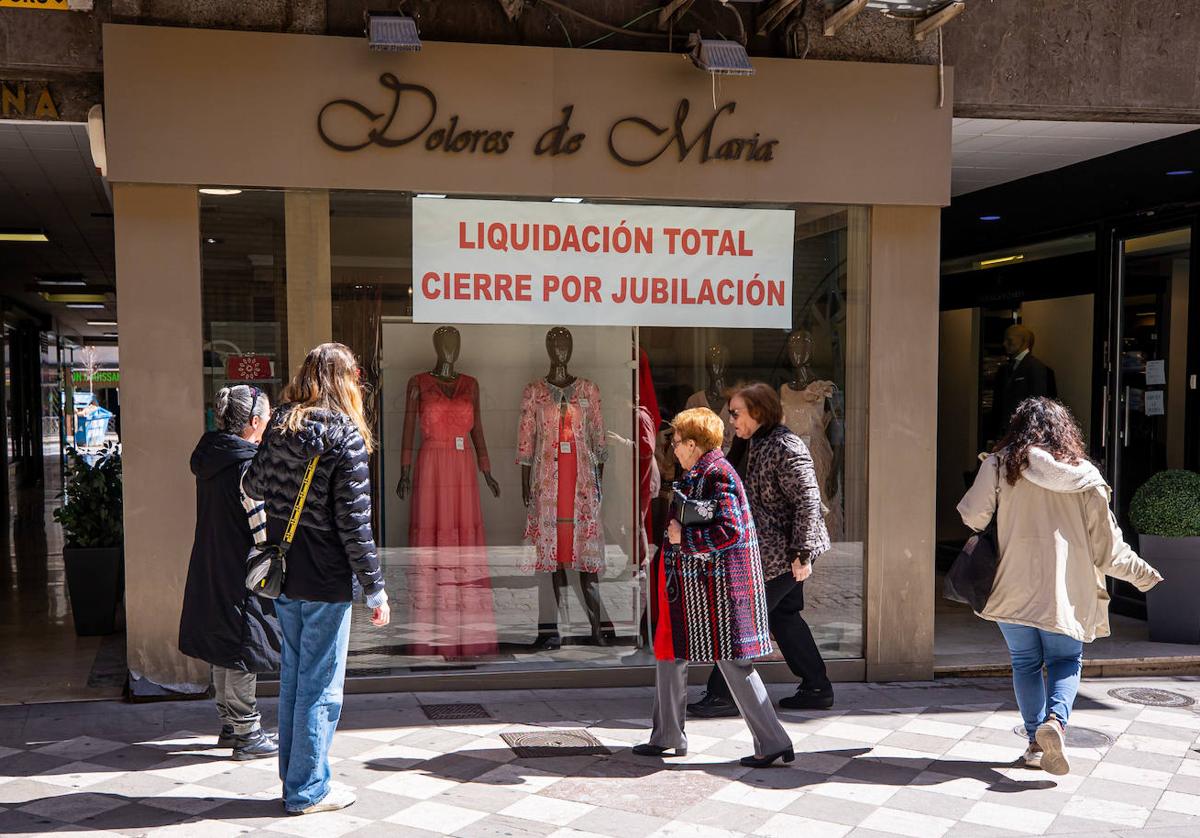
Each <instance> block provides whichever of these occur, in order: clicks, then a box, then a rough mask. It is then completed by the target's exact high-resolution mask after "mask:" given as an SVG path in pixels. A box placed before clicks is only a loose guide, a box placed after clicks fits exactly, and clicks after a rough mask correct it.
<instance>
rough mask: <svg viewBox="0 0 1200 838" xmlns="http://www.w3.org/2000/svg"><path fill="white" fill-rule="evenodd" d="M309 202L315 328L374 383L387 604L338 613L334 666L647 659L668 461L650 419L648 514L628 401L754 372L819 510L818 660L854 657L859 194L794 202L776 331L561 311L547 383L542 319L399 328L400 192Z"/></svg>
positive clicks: (862, 371) (860, 338)
mask: <svg viewBox="0 0 1200 838" xmlns="http://www.w3.org/2000/svg"><path fill="white" fill-rule="evenodd" d="M547 200H548V199H547ZM329 207H330V227H329V229H330V248H329V254H330V255H329V258H330V265H331V296H332V305H333V334H334V338H335V339H337V340H340V341H342V342H345V343H347V344H348V345H350V346H351V347H352V348H353V349H354V350H355V352H356V353H357V354H358V355H359V357H360V359H361V361H362V364H363V369H364V378H365V379H366V380H367V383H368V384H369V386H370V388H371V390H372V399H371V402H372V403H373V410H374V416H375V418H376V422H377V426H378V430H379V435H380V439H381V447H380V451H379V452H378V453H377V455H376V464H375V469H374V476H375V486H374V490H375V497H376V504H375V511H376V517H377V533H378V541H379V544H380V556H381V559H382V563H383V565H384V569H385V574H386V576H387V581H388V588H389V591H390V592H391V597H392V605H393V612H392V613H393V619H392V623H391V625H389V626H388V627H386V628H383V629H378V628H375V627H373V626H371V625H370V623H369V622H368V621H367V620H366V619H365V617H364V616H363V615H361V614H357V613H356V615H355V625H354V632H353V633H352V639H351V651H350V664H349V672H350V674H351V675H354V674H356V673H357V674H360V675H366V674H370V675H383V674H404V673H406V672H430V671H463V670H468V671H476V672H487V671H496V670H504V669H510V668H513V667H517V668H546V667H555V666H569V667H572V668H580V667H606V666H613V665H629V664H650V663H652V662H653V655H652V653H651V652H650V649H649V642H648V641H649V638H648V629H647V622H648V621H647V619H646V612H647V607H646V602H647V595H648V591H647V589H646V581H645V578H644V574H643V573H642V572H641V560H642V557H643V556H644V555H645V550H644V548H643V547H642V546H641V545H642V543H643V542H642V539H643V537H646V538H647V539H648V541H650V542H655V543H656V542H658V541H660V540H661V532H662V530H663V528H664V526H665V509H666V502H665V494H666V493H667V492H669V490H670V480H671V478H672V477H673V474H674V465H673V461H672V458H671V452H670V446H669V443H668V440H667V435H666V434H665V433H663V432H662V427H661V426H660V427H659V428H658V434H657V437H656V453H655V457H656V460H657V463H658V466H659V467H660V469H661V470H662V472H663V487H664V497H663V498H659V499H655V502H654V504H653V505H652V517H651V520H650V521H649V527H647V526H646V524H647V522H646V521H645V520H644V519H642V517H641V516H640V515H639V514H638V490H639V481H638V477H639V464H638V459H637V450H636V440H637V439H638V423H637V420H638V416H637V412H636V406H637V405H638V404H639V402H640V403H641V404H643V405H651V404H653V405H656V406H657V414H658V416H657V417H656V419H655V422H654V423H653V424H657V422H658V419H659V418H661V420H664V421H669V420H670V419H671V417H672V416H673V415H674V414H675V413H677V412H678V411H680V410H682V409H684V407H685V406H692V405H694V404H710V405H714V406H716V407H717V408H722V407H724V404H725V402H727V400H728V398H729V395H730V393H731V391H732V390H733V389H734V388H735V387H736V386H737V385H739V384H743V383H749V382H752V381H765V382H768V383H770V384H771V385H773V386H774V387H776V388H778V389H779V391H780V392H781V395H782V399H783V402H784V406H785V411H786V414H787V415H786V419H787V421H788V422H789V423H791V424H792V425H793V426H794V430H796V432H797V433H798V434H800V435H801V437H802V438H804V439H805V440H806V442H807V443H808V444H809V447H810V449H811V450H812V452H813V457H814V462H815V463H816V466H817V470H818V476H819V479H820V482H821V486H822V497H823V500H824V501H825V503H826V506H827V508H828V510H829V511H828V515H827V517H826V520H827V523H828V526H829V528H830V531H831V535H832V536H833V539H834V542H835V547H834V550H833V551H832V552H831V553H829V554H828V555H826V556H825V557H824V558H822V559H821V561H820V562H819V563H818V570H817V572H816V574H815V575H814V577H813V579H812V580H811V581H810V582H809V583H807V606H806V611H805V614H806V617H807V618H808V619H809V622H810V624H811V625H812V628H813V632H814V635H815V636H816V638H817V641H818V643H819V645H820V647H821V649H822V652H823V654H824V655H825V656H826V657H827V658H831V659H832V658H856V657H860V656H861V654H862V630H861V627H862V563H863V547H864V541H865V532H864V530H865V522H866V515H865V505H866V504H865V497H866V495H865V487H866V480H865V464H866V459H865V416H866V411H865V397H866V392H865V391H866V381H865V375H866V364H865V357H866V347H865V342H866V316H865V308H864V306H865V291H866V281H867V265H866V260H865V256H862V255H861V254H864V253H865V237H866V235H867V234H866V224H865V217H866V212H867V211H866V210H864V209H859V208H851V209H847V208H844V207H825V206H820V207H818V206H796V207H794V209H795V210H796V239H795V250H794V266H795V267H794V271H795V275H794V283H793V326H794V329H793V330H792V331H788V330H775V329H769V330H768V329H709V328H665V327H654V328H649V327H642V328H640V329H639V328H634V327H629V326H624V327H622V326H587V325H578V326H570V327H567V328H566V330H565V331H566V333H567V334H566V335H563V334H561V333H560V334H558V335H556V336H554V337H552V338H551V342H552V343H553V342H555V341H558V342H559V344H560V345H561V342H563V341H567V342H569V346H570V360H569V361H568V363H567V371H568V374H569V376H571V377H573V378H574V379H575V383H573V384H572V385H571V386H570V387H567V388H556V387H554V386H553V385H551V384H547V383H546V381H545V377H546V376H547V373H548V372H549V371H550V368H551V359H550V357H549V355H548V349H547V343H548V341H547V338H548V332H549V331H550V330H551V328H552V325H551V324H546V325H541V326H533V325H512V324H505V323H495V324H490V325H479V324H472V325H467V324H454V323H414V322H412V293H411V287H412V241H411V236H412V201H411V197H410V196H408V195H404V194H398V193H361V192H353V193H342V192H332V193H330V195H329ZM856 220H857V222H859V223H855V222H856ZM852 230H853V231H854V232H853V234H852V232H851V231H852ZM448 365H449V366H448ZM564 397H565V399H566V401H567V403H568V405H569V412H570V415H571V418H572V420H573V421H572V422H570V423H565V424H564V423H562V422H561V421H560V422H558V423H557V424H556V423H555V422H553V421H551V420H552V419H553V418H554V417H550V418H547V416H548V415H549V413H548V411H546V410H543V409H542V408H544V407H545V405H546V404H551V403H561V401H562V399H563V398H564ZM543 414H546V415H543ZM723 415H724V416H726V417H728V411H727V410H725V411H724V412H723ZM559 418H560V419H561V417H559ZM568 425H569V430H568V431H567V433H569V434H573V435H574V436H575V440H574V442H575V444H574V446H573V447H572V451H573V452H574V455H575V462H574V467H575V469H576V479H575V481H574V485H575V486H576V487H577V491H576V492H574V493H568V496H567V497H565V498H564V499H563V500H561V501H560V499H559V498H558V496H557V493H556V492H555V491H554V487H555V486H556V485H557V484H556V482H555V480H554V479H553V477H552V475H551V473H550V471H549V470H547V469H546V468H545V467H544V466H545V459H544V458H543V457H541V456H540V448H539V446H549V447H548V448H547V449H546V450H549V449H550V448H554V447H555V446H556V445H558V444H559V443H560V440H559V439H558V438H557V436H556V434H558V433H560V432H562V429H563V428H564V427H567V426H568ZM464 452H465V454H464ZM601 465H602V467H603V468H602V473H601V469H600V466H601ZM526 473H528V482H529V495H530V501H531V503H530V507H526V505H525V503H524V497H523V495H524V491H523V489H524V486H523V483H524V481H525V479H526ZM493 487H494V489H493ZM579 487H582V488H579ZM572 495H573V496H572ZM530 508H532V509H533V513H532V514H531V513H530ZM559 517H564V518H567V519H573V523H567V525H566V526H565V528H562V531H561V532H559V528H557V527H555V524H554V521H555V519H557V518H559ZM531 521H532V525H531ZM531 533H532V534H533V535H532V537H531Z"/></svg>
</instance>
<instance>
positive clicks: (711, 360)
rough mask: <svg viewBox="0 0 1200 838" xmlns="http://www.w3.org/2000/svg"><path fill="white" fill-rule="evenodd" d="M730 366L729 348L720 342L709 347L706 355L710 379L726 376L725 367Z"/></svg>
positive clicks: (706, 366) (706, 365)
mask: <svg viewBox="0 0 1200 838" xmlns="http://www.w3.org/2000/svg"><path fill="white" fill-rule="evenodd" d="M728 366H729V350H728V349H726V348H725V347H724V346H722V345H721V344H719V343H714V344H713V345H712V346H710V347H708V353H707V355H706V356H705V368H706V369H707V370H708V377H709V378H710V379H718V378H724V376H725V369H726V367H728Z"/></svg>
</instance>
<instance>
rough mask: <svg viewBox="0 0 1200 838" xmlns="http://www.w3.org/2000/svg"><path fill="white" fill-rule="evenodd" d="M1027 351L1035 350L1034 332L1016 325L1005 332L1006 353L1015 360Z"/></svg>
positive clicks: (1018, 324) (1026, 327)
mask: <svg viewBox="0 0 1200 838" xmlns="http://www.w3.org/2000/svg"><path fill="white" fill-rule="evenodd" d="M1026 349H1033V331H1032V330H1030V328H1029V327H1028V326H1022V325H1021V324H1020V323H1014V324H1013V325H1012V326H1009V327H1008V328H1007V329H1005V330H1004V353H1005V354H1006V355H1008V357H1010V358H1015V357H1017V356H1018V355H1020V354H1021V353H1022V352H1024V351H1025V350H1026Z"/></svg>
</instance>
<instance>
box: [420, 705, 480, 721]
mask: <svg viewBox="0 0 1200 838" xmlns="http://www.w3.org/2000/svg"><path fill="white" fill-rule="evenodd" d="M421 709H422V710H424V711H425V717H426V718H428V719H433V720H434V721H435V722H445V721H450V720H451V719H490V718H491V717H492V716H491V714H490V713H488V711H487V710H485V709H484V707H483V705H482V704H422V705H421Z"/></svg>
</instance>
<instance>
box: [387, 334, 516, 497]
mask: <svg viewBox="0 0 1200 838" xmlns="http://www.w3.org/2000/svg"><path fill="white" fill-rule="evenodd" d="M461 348H462V336H461V335H460V334H459V332H458V329H456V328H454V327H453V326H439V327H438V328H437V329H436V330H435V331H434V333H433V350H434V352H435V353H436V354H437V361H436V363H434V365H433V369H432V370H431V371H430V373H429V374H430V375H431V376H433V377H434V378H436V379H437V380H438V381H440V382H442V383H443V384H453V383H454V382H455V381H457V380H458V376H459V373H458V372H457V371H456V370H455V369H454V364H455V362H456V361H458V354H459V351H460V350H461ZM410 383H411V382H410ZM443 392H446V388H443ZM419 398H420V394H417V395H416V396H415V397H414V396H413V394H412V393H411V392H410V393H409V403H408V411H407V413H406V414H405V420H404V446H405V448H406V449H407V448H410V447H411V442H412V436H411V433H410V430H415V423H413V424H412V425H410V424H409V417H410V416H415V414H414V411H413V408H414V407H415V406H416V405H415V404H414V399H415V400H419ZM479 436H480V439H481V440H482V439H483V429H482V428H480V429H479ZM483 480H484V482H485V483H487V487H488V490H489V491H490V492H491V493H492V497H494V498H498V497H500V484H499V483H498V482H496V478H494V477H492V472H491V469H490V468H489V469H488V470H485V471H484V472H483ZM412 486H413V482H412V465H411V464H406V465H403V466H401V468H400V482H398V483H397V484H396V496H397V497H399V498H400V499H401V500H404V499H405V498H406V497H408V494H409V492H411V491H412Z"/></svg>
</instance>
